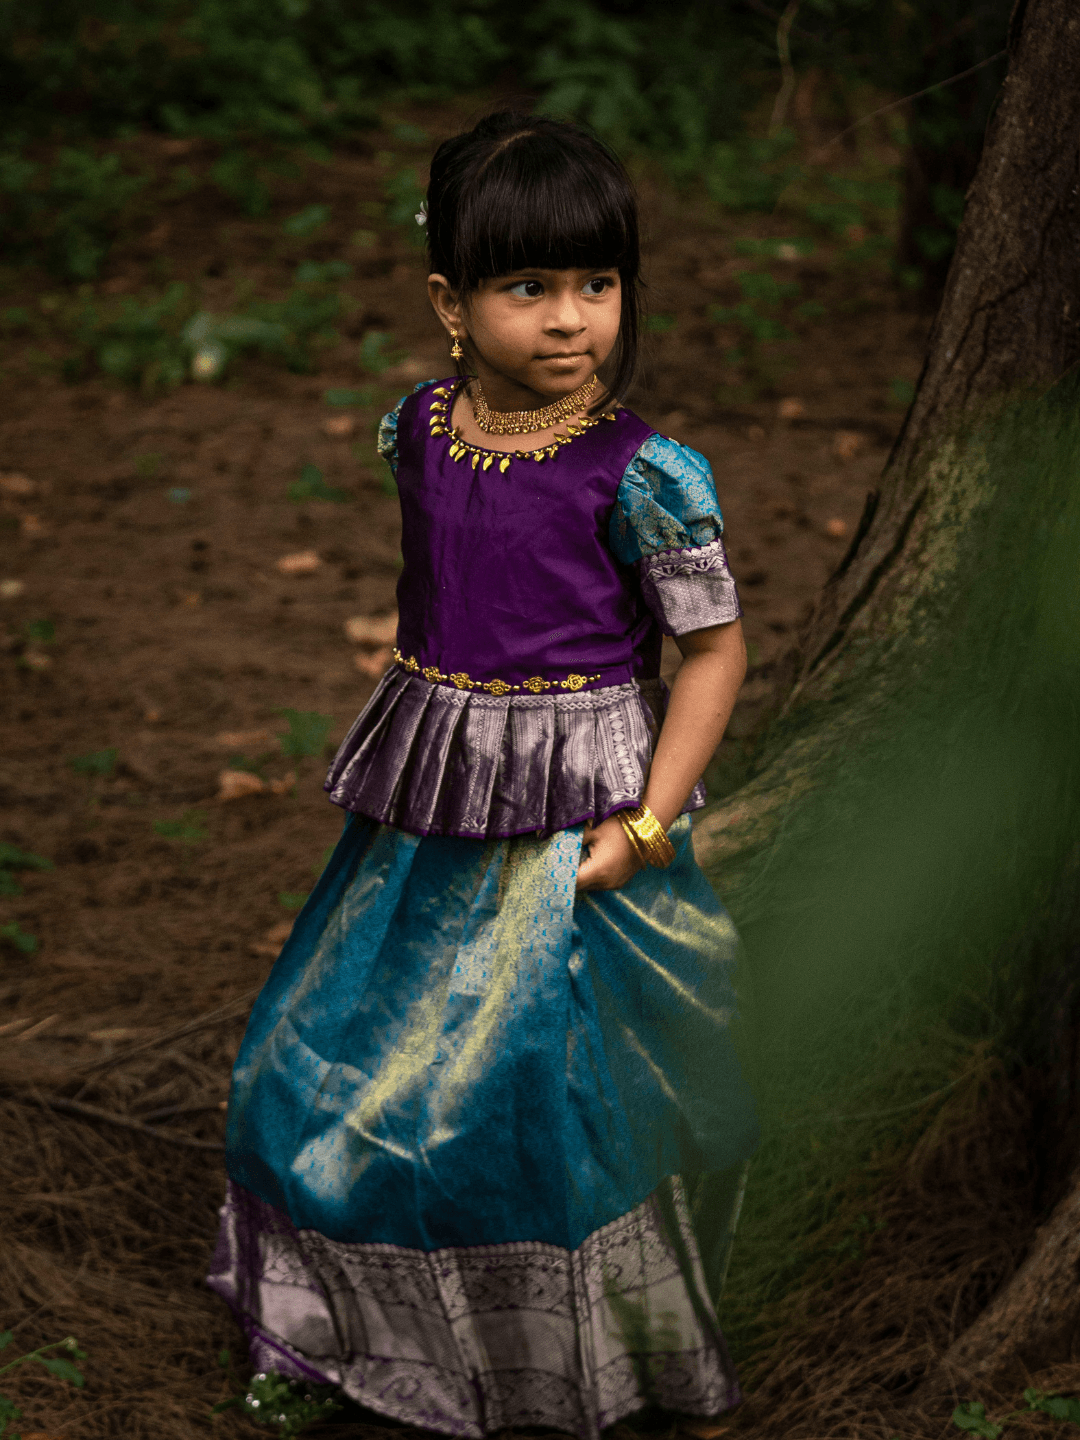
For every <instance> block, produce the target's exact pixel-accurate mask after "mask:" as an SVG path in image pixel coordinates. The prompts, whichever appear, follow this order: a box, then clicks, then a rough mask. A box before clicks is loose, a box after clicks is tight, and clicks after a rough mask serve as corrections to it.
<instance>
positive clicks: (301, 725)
mask: <svg viewBox="0 0 1080 1440" xmlns="http://www.w3.org/2000/svg"><path fill="white" fill-rule="evenodd" d="M277 713H278V714H279V715H284V717H285V719H286V721H287V722H288V726H289V728H288V730H287V731H285V732H284V733H283V734H281V735H280V736H279V739H280V741H281V751H282V754H284V755H289V756H291V757H292V758H293V759H295V760H304V759H307V758H308V757H309V756H312V755H321V754H322V753H323V751H324V750H325V748H326V737H327V735H329V733H330V727H331V725H333V723H334V717H333V716H332V715H320V714H319V712H318V711H317V710H292V709H283V710H279V711H278V712H277Z"/></svg>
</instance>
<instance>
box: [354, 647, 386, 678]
mask: <svg viewBox="0 0 1080 1440" xmlns="http://www.w3.org/2000/svg"><path fill="white" fill-rule="evenodd" d="M393 663H394V652H393V650H391V648H390V646H389V645H383V646H382V647H381V648H380V649H378V650H358V651H357V652H356V654H355V655H354V656H353V664H354V665H355V666H356V668H357V670H359V671H360V674H361V675H367V676H368V677H369V678H370V679H372V680H380V679H381V678H382V677H383V675H385V674H386V672H387V670H389V668H390V666H391V665H392V664H393Z"/></svg>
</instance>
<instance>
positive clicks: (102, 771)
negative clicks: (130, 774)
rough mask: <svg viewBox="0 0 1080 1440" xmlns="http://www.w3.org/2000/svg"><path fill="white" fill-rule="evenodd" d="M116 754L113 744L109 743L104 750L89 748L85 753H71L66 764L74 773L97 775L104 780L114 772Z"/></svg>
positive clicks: (117, 752)
mask: <svg viewBox="0 0 1080 1440" xmlns="http://www.w3.org/2000/svg"><path fill="white" fill-rule="evenodd" d="M118 754H119V751H118V750H117V749H116V747H115V745H110V746H109V748H108V749H106V750H90V751H88V752H87V753H86V754H85V755H72V756H71V758H70V759H69V760H68V764H69V765H70V766H71V768H72V770H74V771H75V773H76V775H90V776H97V777H99V778H101V779H103V780H104V779H107V778H108V777H109V776H110V775H112V774H113V773H114V772H115V770H116V758H117V755H118Z"/></svg>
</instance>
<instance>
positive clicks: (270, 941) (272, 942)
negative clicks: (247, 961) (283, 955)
mask: <svg viewBox="0 0 1080 1440" xmlns="http://www.w3.org/2000/svg"><path fill="white" fill-rule="evenodd" d="M292 927H293V922H292V921H291V920H279V921H278V923H277V924H276V925H272V926H271V927H270V929H269V930H267V932H266V934H265V935H264V936H263V938H262V939H261V940H256V941H255V943H254V944H253V945H251V946H249V947H248V948H249V949H250V951H251V953H252V954H253V955H272V956H273V957H274V958H275V959H276V958H277V955H278V952H279V951H280V950H281V947H282V946H283V945H284V944H285V941H286V940H287V939H288V938H289V936H290V934H291V933H292Z"/></svg>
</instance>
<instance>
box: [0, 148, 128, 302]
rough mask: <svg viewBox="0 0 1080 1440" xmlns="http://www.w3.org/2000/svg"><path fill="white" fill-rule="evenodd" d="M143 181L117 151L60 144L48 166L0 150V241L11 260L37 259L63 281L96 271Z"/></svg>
mask: <svg viewBox="0 0 1080 1440" xmlns="http://www.w3.org/2000/svg"><path fill="white" fill-rule="evenodd" d="M145 184H146V180H145V178H144V177H141V176H135V175H127V174H125V173H124V171H123V170H122V168H121V165H120V159H119V156H117V155H115V154H108V153H106V154H102V155H98V154H96V153H95V152H94V151H92V150H86V149H77V148H75V147H73V146H63V147H61V149H59V150H58V151H57V153H56V156H55V158H54V159H53V160H52V162H51V164H39V163H37V162H36V161H30V160H27V159H26V158H25V157H24V156H23V155H22V154H20V153H19V151H18V150H8V151H6V152H0V202H2V203H0V244H2V245H3V246H4V248H5V250H7V251H8V253H9V254H10V255H12V256H13V257H15V258H16V259H21V260H44V262H45V264H46V265H47V266H48V267H49V268H50V269H51V270H52V271H54V272H55V273H56V274H57V275H60V276H62V277H63V278H64V279H67V280H91V279H93V277H94V276H95V275H96V274H97V273H98V270H99V269H100V267H101V262H102V260H104V258H105V256H106V254H107V253H108V249H109V246H110V244H111V243H112V240H113V238H114V237H115V235H116V233H117V231H118V230H119V228H120V226H121V223H122V221H123V218H124V215H125V213H126V211H127V209H128V206H129V202H130V201H131V199H132V197H133V196H134V195H135V194H136V193H137V192H138V191H139V190H141V189H142V187H143V186H144V185H145Z"/></svg>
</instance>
